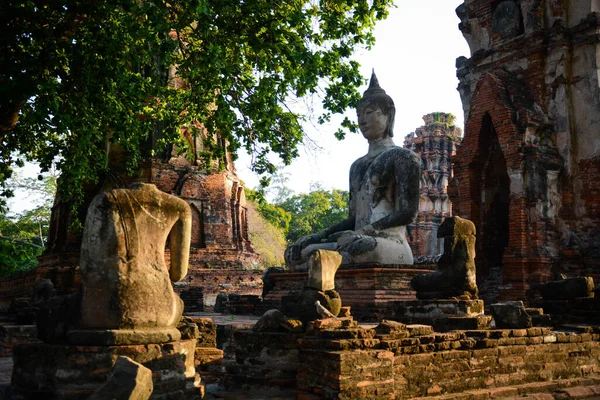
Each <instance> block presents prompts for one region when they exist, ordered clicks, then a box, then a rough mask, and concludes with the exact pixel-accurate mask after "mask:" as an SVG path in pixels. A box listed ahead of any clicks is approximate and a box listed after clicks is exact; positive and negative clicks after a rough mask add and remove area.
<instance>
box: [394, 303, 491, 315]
mask: <svg viewBox="0 0 600 400" xmlns="http://www.w3.org/2000/svg"><path fill="white" fill-rule="evenodd" d="M394 304H395V306H396V315H397V316H399V317H400V316H405V317H412V318H440V317H449V316H453V317H474V316H478V315H482V314H483V312H484V310H483V307H484V305H483V300H458V299H443V300H414V301H400V302H395V303H394Z"/></svg>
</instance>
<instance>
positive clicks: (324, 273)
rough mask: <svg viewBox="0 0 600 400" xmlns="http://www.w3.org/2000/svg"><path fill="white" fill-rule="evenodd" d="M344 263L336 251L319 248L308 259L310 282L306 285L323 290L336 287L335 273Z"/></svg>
mask: <svg viewBox="0 0 600 400" xmlns="http://www.w3.org/2000/svg"><path fill="white" fill-rule="evenodd" d="M341 263H342V256H341V254H340V253H338V252H336V251H328V250H317V251H316V252H315V253H314V254H313V255H312V256H311V257H310V258H309V260H308V282H307V284H306V286H308V287H309V288H312V289H317V290H321V291H327V290H333V289H335V273H336V272H337V270H338V268H339V267H340V264H341Z"/></svg>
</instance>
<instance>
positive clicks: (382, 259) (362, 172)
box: [286, 73, 421, 270]
mask: <svg viewBox="0 0 600 400" xmlns="http://www.w3.org/2000/svg"><path fill="white" fill-rule="evenodd" d="M395 114H396V109H395V107H394V102H393V100H392V98H391V97H390V96H388V95H387V94H386V93H385V90H383V89H382V88H381V87H380V86H379V83H378V81H377V77H376V76H375V73H373V75H372V76H371V82H370V85H369V88H368V89H367V90H366V91H365V93H364V94H363V97H362V99H361V101H360V103H359V105H358V109H357V115H358V125H359V127H360V131H361V132H362V135H363V136H364V137H365V139H367V141H368V142H369V150H368V152H367V154H366V155H365V156H363V157H361V158H359V159H358V160H356V161H355V162H354V163H353V164H352V167H351V168H350V213H349V214H350V215H349V216H348V218H347V219H345V220H343V221H341V222H339V223H337V224H335V225H333V226H331V227H329V228H327V229H325V230H323V231H321V232H319V233H315V234H312V235H307V236H304V237H302V238H300V239H298V240H297V241H296V242H295V243H294V244H293V245H291V246H289V247H288V249H287V250H286V262H287V263H288V265H289V266H290V267H291V268H292V269H295V270H302V269H305V265H306V260H308V258H309V257H310V255H311V254H312V253H314V252H315V251H316V250H318V249H325V250H335V251H338V252H339V253H340V254H341V255H342V265H353V264H388V265H389V264H412V263H413V256H412V251H411V249H410V247H409V245H408V241H407V239H406V225H407V224H409V223H410V222H412V221H413V220H414V218H415V216H416V215H417V209H418V205H419V177H420V174H421V170H420V160H419V158H418V156H417V155H416V154H415V153H413V152H412V151H410V150H407V149H404V148H402V147H398V146H396V145H395V144H394V141H393V140H392V137H393V126H394V117H395Z"/></svg>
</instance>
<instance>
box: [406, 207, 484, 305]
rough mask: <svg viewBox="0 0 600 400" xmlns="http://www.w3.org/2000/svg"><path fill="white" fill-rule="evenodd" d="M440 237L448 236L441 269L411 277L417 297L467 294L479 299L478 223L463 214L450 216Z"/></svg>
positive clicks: (445, 238) (447, 296)
mask: <svg viewBox="0 0 600 400" xmlns="http://www.w3.org/2000/svg"><path fill="white" fill-rule="evenodd" d="M438 237H442V238H444V254H443V255H442V258H440V260H439V261H438V264H437V265H438V270H437V271H435V272H431V273H429V274H422V275H417V276H415V277H414V278H413V279H412V280H411V286H412V287H413V289H415V290H416V291H417V298H418V299H444V298H450V297H455V296H465V297H466V298H467V299H470V298H473V299H476V298H477V294H478V289H477V282H476V277H475V225H474V224H473V223H472V222H471V221H469V220H466V219H463V218H460V217H448V218H446V219H445V220H444V222H443V223H442V225H440V228H439V230H438Z"/></svg>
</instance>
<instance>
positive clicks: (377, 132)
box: [358, 103, 390, 140]
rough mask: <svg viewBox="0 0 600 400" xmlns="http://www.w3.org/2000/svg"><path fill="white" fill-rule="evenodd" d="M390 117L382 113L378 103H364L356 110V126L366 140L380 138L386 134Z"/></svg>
mask: <svg viewBox="0 0 600 400" xmlns="http://www.w3.org/2000/svg"><path fill="white" fill-rule="evenodd" d="M389 120H390V118H389V117H388V116H387V115H385V114H384V113H383V111H382V110H381V107H379V105H378V104H375V103H370V104H365V105H363V106H362V107H360V108H359V110H358V126H359V127H360V131H361V133H362V135H363V136H364V137H365V139H367V140H377V139H382V138H384V137H386V136H387V127H388V124H389V122H390V121H389Z"/></svg>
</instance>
